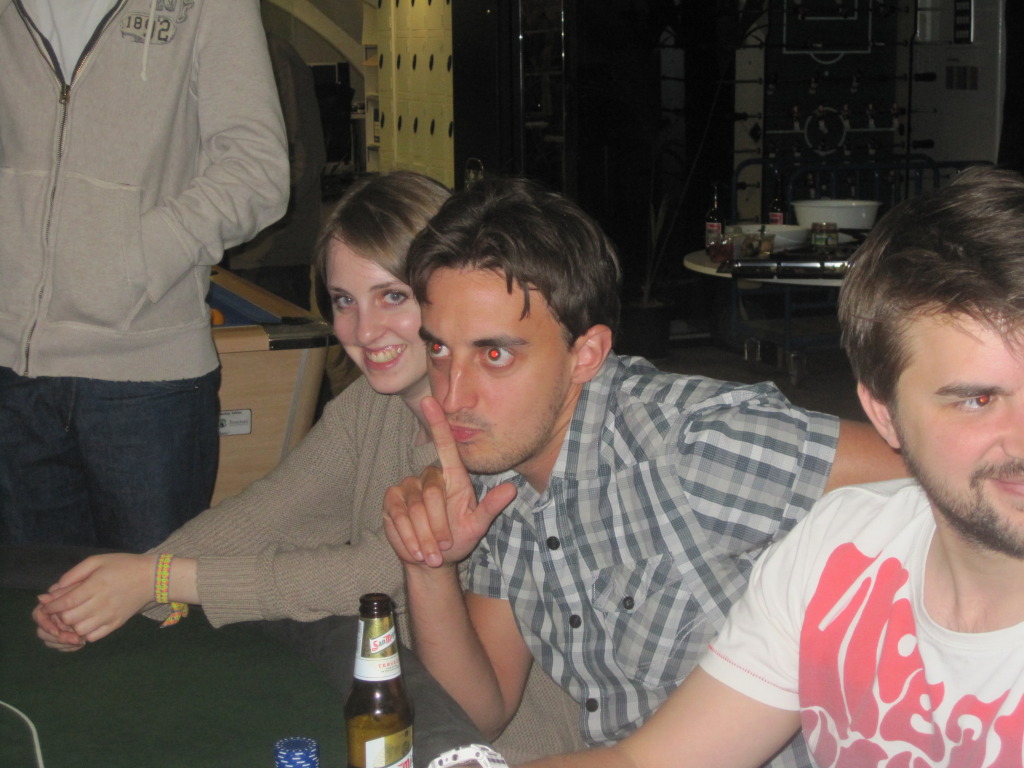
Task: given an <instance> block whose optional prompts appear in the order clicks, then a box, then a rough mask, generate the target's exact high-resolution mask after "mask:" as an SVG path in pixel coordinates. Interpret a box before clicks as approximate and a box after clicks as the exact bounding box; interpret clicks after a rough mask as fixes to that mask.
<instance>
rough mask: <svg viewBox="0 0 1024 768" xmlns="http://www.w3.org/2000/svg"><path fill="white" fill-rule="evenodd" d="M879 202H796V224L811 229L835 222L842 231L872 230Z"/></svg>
mask: <svg viewBox="0 0 1024 768" xmlns="http://www.w3.org/2000/svg"><path fill="white" fill-rule="evenodd" d="M880 205H881V203H880V202H878V201H877V200H796V201H794V203H793V210H794V211H796V223H797V224H799V225H800V226H801V227H807V228H808V229H810V227H811V225H812V224H814V223H815V222H819V221H834V222H835V223H836V226H838V227H839V228H840V229H871V228H872V227H873V226H875V218H876V217H877V216H878V208H879V206H880Z"/></svg>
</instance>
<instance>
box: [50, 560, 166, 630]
mask: <svg viewBox="0 0 1024 768" xmlns="http://www.w3.org/2000/svg"><path fill="white" fill-rule="evenodd" d="M155 572H156V556H155V555H128V554H113V555H94V556H93V557H89V558H86V559H85V560H83V561H82V562H80V563H79V564H78V565H76V566H75V567H74V568H72V569H71V570H70V571H68V572H67V573H65V574H64V575H63V576H61V578H60V581H58V582H57V583H56V584H54V585H53V586H52V587H50V590H49V592H48V593H47V594H45V595H40V596H39V605H38V606H36V608H35V610H34V611H33V612H32V617H33V618H34V619H35V622H36V625H37V627H38V628H37V630H36V634H37V635H38V636H39V638H40V639H41V640H42V641H43V642H44V643H46V644H47V645H48V646H50V647H51V648H59V649H60V650H74V648H71V647H68V646H75V647H76V648H80V647H81V646H82V645H83V644H84V642H85V641H88V642H95V641H96V640H99V639H101V638H103V637H106V636H107V635H109V634H110V633H111V632H113V631H114V630H115V629H117V628H118V627H120V626H121V625H122V624H124V623H125V622H126V621H128V619H129V618H131V617H132V616H134V615H135V614H136V613H138V612H139V611H140V610H142V609H143V608H144V607H145V606H146V605H147V604H148V603H150V602H152V601H153V579H154V575H155ZM72 635H74V636H75V637H77V639H78V641H77V643H76V642H74V639H73V638H72Z"/></svg>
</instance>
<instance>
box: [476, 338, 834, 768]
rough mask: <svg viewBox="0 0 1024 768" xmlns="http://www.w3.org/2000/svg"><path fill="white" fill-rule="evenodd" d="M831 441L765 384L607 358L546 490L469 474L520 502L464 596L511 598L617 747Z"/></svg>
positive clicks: (535, 644)
mask: <svg viewBox="0 0 1024 768" xmlns="http://www.w3.org/2000/svg"><path fill="white" fill-rule="evenodd" d="M838 435H839V424H838V420H837V419H836V418H835V417H833V416H827V415H825V414H820V413H814V412H811V411H805V410H802V409H800V408H796V407H794V406H793V405H791V404H790V403H789V402H788V401H787V400H786V399H785V397H784V396H783V395H782V394H781V393H780V392H779V391H778V390H777V389H776V388H775V387H774V385H772V384H756V385H751V386H741V385H736V384H729V383H724V382H720V381H714V380H711V379H705V378H699V377H690V376H679V375H676V374H668V373H663V372H661V371H659V370H657V369H656V368H654V367H653V366H651V364H650V363H648V362H647V361H645V360H642V359H640V358H626V357H616V356H614V355H612V356H610V357H609V359H608V361H607V362H606V363H605V365H604V367H603V368H602V370H601V372H600V373H599V374H598V376H597V377H596V378H595V379H594V380H592V381H591V382H590V383H588V384H587V385H586V386H585V387H584V389H583V392H582V395H581V397H580V401H579V403H578V404H577V406H576V412H575V414H574V416H573V420H572V423H571V424H570V426H569V431H568V434H567V436H566V440H565V442H564V443H563V445H562V450H561V453H560V455H559V457H558V460H557V462H556V464H555V468H554V470H553V472H552V475H551V482H550V485H549V486H548V489H547V490H546V491H545V492H544V493H537V492H536V491H535V490H534V489H533V488H532V487H531V486H529V485H528V484H526V483H525V481H524V480H523V478H522V477H521V476H519V475H518V474H517V473H515V472H507V473H504V474H502V475H500V476H494V475H492V476H486V477H479V478H476V480H477V488H478V490H479V491H480V492H481V493H483V492H484V491H485V490H486V489H489V488H492V487H494V486H495V485H497V484H498V483H500V482H503V481H506V480H511V481H512V482H514V483H516V484H517V485H518V486H519V494H518V496H517V498H516V500H515V501H514V502H513V503H512V504H511V505H510V506H509V508H508V509H506V510H505V512H504V513H503V514H502V515H500V516H499V517H498V519H497V520H495V522H494V524H493V525H492V526H491V529H490V530H489V531H488V533H487V536H486V537H485V539H484V540H483V541H481V543H480V545H479V546H478V548H477V550H476V551H475V552H474V553H473V555H472V556H471V558H470V563H469V567H468V573H467V577H468V582H467V584H468V588H469V589H470V590H471V591H473V592H476V593H479V594H482V595H486V596H489V597H495V598H501V599H506V600H509V601H510V604H511V606H512V610H513V611H514V612H515V615H516V619H517V621H518V623H519V627H520V630H521V631H522V633H523V637H524V638H525V640H526V643H527V645H528V646H529V648H530V650H531V652H532V653H533V655H534V658H535V659H536V660H537V661H538V663H539V664H540V665H541V666H542V667H543V668H544V669H545V670H547V671H548V672H549V673H550V674H551V676H552V677H553V678H554V679H555V680H556V681H558V682H560V683H561V685H562V687H563V688H565V689H566V690H567V691H568V692H569V693H570V694H571V695H572V696H573V698H574V699H575V700H576V701H578V702H580V703H581V705H582V706H581V715H580V717H581V723H580V725H581V731H582V734H583V737H584V739H586V741H587V742H588V743H590V744H593V745H599V744H610V743H614V742H616V741H619V740H620V739H622V738H623V737H624V736H626V735H627V734H629V733H630V732H632V731H633V730H635V729H636V728H637V727H639V726H640V725H641V724H642V723H643V722H644V721H645V720H646V719H647V718H648V717H649V716H650V715H651V714H652V713H653V712H654V711H655V710H656V709H657V708H658V705H660V704H661V703H662V702H663V701H664V700H665V698H666V697H667V696H668V695H669V694H670V693H671V692H672V691H673V690H674V689H675V688H676V686H678V684H679V683H680V682H681V681H682V680H683V678H684V677H686V675H687V674H688V673H689V672H690V670H691V669H692V668H693V667H694V666H695V664H696V662H697V659H698V657H699V656H700V654H701V652H702V651H703V650H704V649H705V647H706V646H707V644H708V642H709V641H710V640H711V639H712V638H713V637H714V635H715V633H716V631H717V630H718V628H719V627H720V626H721V625H722V622H723V621H724V619H725V616H726V614H727V613H728V610H729V606H730V605H731V604H732V603H733V601H734V600H735V599H736V598H737V597H738V596H739V595H740V594H741V593H742V592H743V590H744V588H745V587H746V583H747V577H748V575H749V573H750V568H751V565H752V563H753V561H754V560H755V559H756V558H757V556H758V554H759V553H760V552H761V551H762V550H763V549H764V548H765V547H766V546H767V545H768V544H770V543H771V542H772V541H773V540H774V539H775V538H776V537H777V536H779V535H780V534H782V533H784V532H785V531H788V530H789V529H790V528H791V527H792V526H793V524H794V523H796V521H797V520H798V519H799V518H801V517H802V516H803V515H804V514H805V513H806V512H807V511H808V510H809V509H810V507H811V505H812V504H813V503H814V502H815V501H816V500H817V499H818V497H819V496H820V495H821V492H822V489H823V488H824V486H825V481H826V478H827V477H828V474H829V470H830V469H831V467H832V460H833V457H834V455H835V449H836V444H837V442H838ZM797 746H798V748H800V749H802V746H803V745H802V744H798V745H797ZM782 764H786V765H800V764H809V761H808V760H807V759H805V758H795V759H794V756H793V755H788V756H787V759H786V761H785V762H784V763H782Z"/></svg>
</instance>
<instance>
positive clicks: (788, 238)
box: [740, 224, 810, 251]
mask: <svg viewBox="0 0 1024 768" xmlns="http://www.w3.org/2000/svg"><path fill="white" fill-rule="evenodd" d="M740 231H741V232H742V233H743V234H744V235H758V234H760V233H761V225H760V224H741V225H740ZM764 231H765V234H766V235H775V250H776V251H786V250H789V249H790V248H799V247H800V246H801V245H804V244H805V243H806V242H807V238H808V237H810V230H808V229H807V227H801V226H799V225H797V224H765V225H764Z"/></svg>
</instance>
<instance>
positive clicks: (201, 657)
mask: <svg viewBox="0 0 1024 768" xmlns="http://www.w3.org/2000/svg"><path fill="white" fill-rule="evenodd" d="M34 605H35V596H34V594H33V593H32V592H31V591H28V590H22V589H8V588H4V589H0V630H2V631H0V700H2V701H5V702H7V703H8V704H11V705H13V706H15V707H17V708H18V709H19V710H21V711H22V712H24V713H25V714H26V715H27V716H28V717H30V718H31V719H32V721H33V722H34V723H35V726H36V728H37V729H38V733H39V739H40V742H41V747H42V754H43V758H44V760H45V764H46V766H47V768H95V767H98V766H103V768H117V767H118V766H125V767H126V768H127V767H128V766H131V768H157V767H159V766H188V767H189V768H199V767H200V766H218V767H219V768H227V767H229V766H238V767H239V768H242V766H245V768H255V767H256V766H268V767H269V766H273V764H274V759H273V747H274V743H275V742H276V741H277V740H278V739H281V738H285V737H289V736H308V737H310V738H313V739H316V740H317V741H318V742H319V744H320V753H321V765H322V766H325V767H330V766H344V765H346V759H345V734H344V730H345V726H344V718H343V715H342V707H343V705H344V696H343V694H342V692H341V691H340V690H338V689H337V688H336V687H332V686H331V685H329V684H328V682H327V680H326V679H325V676H324V675H323V674H322V673H321V671H319V670H318V669H317V668H316V667H315V666H314V665H313V664H312V663H311V662H310V661H308V660H307V659H305V658H303V657H302V656H301V655H299V654H298V653H297V652H296V651H294V650H293V649H292V648H290V647H288V646H287V645H284V644H283V643H281V642H278V641H277V640H275V639H273V638H272V637H270V636H268V635H267V634H266V633H264V632H261V631H259V630H258V629H257V628H255V627H254V626H252V625H232V626H227V627H222V628H220V629H216V630H215V629H213V628H212V627H211V626H210V624H209V623H208V622H207V621H206V619H205V617H203V616H202V615H201V612H196V615H190V616H189V617H188V618H187V619H185V620H184V621H182V622H181V623H180V624H178V625H177V626H175V627H169V628H166V629H160V628H159V625H158V624H157V623H156V622H153V621H151V620H149V619H146V618H143V617H140V616H137V617H135V618H133V619H132V620H131V621H130V622H129V623H128V624H126V625H125V626H124V627H122V628H121V629H120V630H118V631H117V632H115V633H113V634H112V635H111V636H109V637H108V638H105V639H104V640H102V641H100V642H97V643H94V644H90V645H88V646H86V647H85V648H84V649H82V650H80V651H76V652H72V653H61V652H58V651H54V650H51V649H49V648H46V647H45V646H44V645H43V644H42V643H41V642H40V641H39V640H38V639H37V638H36V637H35V624H34V623H33V622H32V619H31V616H30V614H31V611H32V608H33V606H34ZM33 765H35V758H34V751H33V746H32V739H31V735H30V732H29V730H28V728H27V726H25V724H24V723H23V722H22V721H21V719H20V718H18V717H17V716H16V715H14V714H13V713H11V712H9V711H8V710H6V709H5V708H2V707H0V766H3V768H22V766H25V768H29V767H30V766H33Z"/></svg>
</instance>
